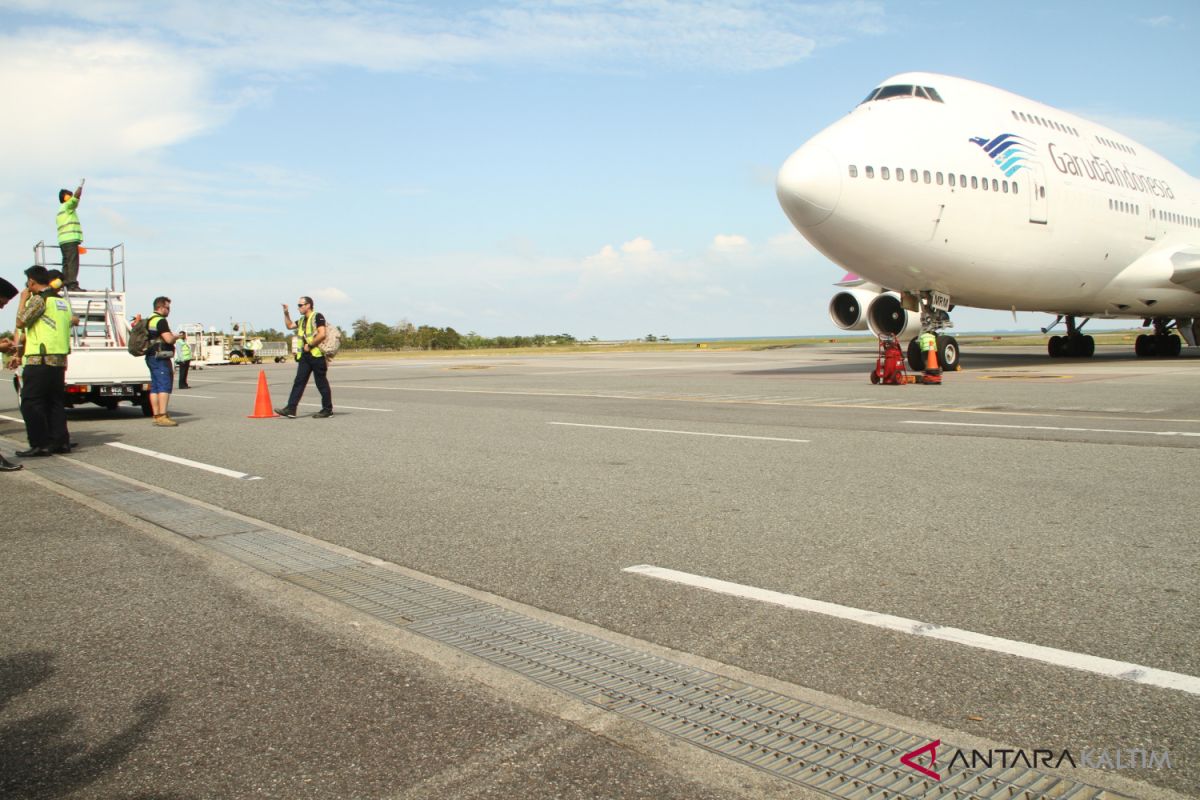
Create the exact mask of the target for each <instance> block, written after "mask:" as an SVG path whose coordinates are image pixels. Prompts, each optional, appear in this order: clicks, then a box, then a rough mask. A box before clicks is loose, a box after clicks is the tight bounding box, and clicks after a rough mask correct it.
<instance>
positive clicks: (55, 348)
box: [24, 297, 71, 364]
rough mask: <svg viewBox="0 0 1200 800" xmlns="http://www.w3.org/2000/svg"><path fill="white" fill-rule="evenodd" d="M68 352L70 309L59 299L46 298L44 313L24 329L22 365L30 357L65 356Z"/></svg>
mask: <svg viewBox="0 0 1200 800" xmlns="http://www.w3.org/2000/svg"><path fill="white" fill-rule="evenodd" d="M32 300H33V298H30V301H32ZM28 305H29V302H28V301H27V302H26V307H28ZM70 352H71V307H70V306H69V305H68V304H67V301H66V300H64V299H62V298H61V297H47V298H46V311H45V313H43V314H42V315H41V316H40V317H38V318H37V319H36V320H34V321H33V325H31V326H30V327H28V328H26V329H25V361H24V363H25V364H28V363H29V357H30V356H54V355H62V356H65V355H66V354H67V353H70Z"/></svg>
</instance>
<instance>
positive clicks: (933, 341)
mask: <svg viewBox="0 0 1200 800" xmlns="http://www.w3.org/2000/svg"><path fill="white" fill-rule="evenodd" d="M917 341H918V342H919V343H920V344H921V352H922V353H926V352H928V351H930V350H933V349H934V348H936V347H937V337H936V336H934V335H933V334H932V333H929V332H928V331H926V332H925V333H922V334H921V335H920V337H918V339H917Z"/></svg>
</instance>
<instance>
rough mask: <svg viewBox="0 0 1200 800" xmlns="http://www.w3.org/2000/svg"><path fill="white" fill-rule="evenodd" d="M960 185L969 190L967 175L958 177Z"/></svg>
mask: <svg viewBox="0 0 1200 800" xmlns="http://www.w3.org/2000/svg"><path fill="white" fill-rule="evenodd" d="M958 185H959V186H961V187H962V188H964V189H965V188H967V176H966V175H959V176H958Z"/></svg>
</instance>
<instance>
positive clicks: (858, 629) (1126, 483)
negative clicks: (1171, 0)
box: [0, 345, 1200, 796]
mask: <svg viewBox="0 0 1200 800" xmlns="http://www.w3.org/2000/svg"><path fill="white" fill-rule="evenodd" d="M1097 351H1098V352H1097V356H1096V357H1095V358H1093V359H1090V360H1087V361H1075V360H1054V361H1052V360H1050V359H1048V358H1046V357H1045V355H1044V351H1043V350H1042V349H1041V348H1014V347H979V348H976V349H974V350H972V349H970V348H969V347H968V349H967V350H966V352H965V353H964V356H963V362H964V369H963V371H960V372H956V373H951V374H947V375H946V376H945V382H944V384H943V385H942V386H939V387H933V386H919V385H916V386H902V387H880V386H872V385H871V384H870V383H869V381H868V372H869V370H870V367H871V366H872V365H873V363H874V356H875V354H874V348H864V347H859V346H848V345H828V346H819V347H804V348H789V349H777V350H768V351H759V352H728V351H712V352H710V351H706V350H701V349H697V350H695V351H688V352H672V353H596V354H581V355H537V354H531V355H529V356H524V355H522V356H511V355H503V356H494V357H488V356H462V357H445V356H441V357H439V356H437V355H431V356H429V357H421V358H404V359H395V360H390V359H370V360H351V359H346V360H339V361H338V362H337V363H336V364H335V365H334V366H333V367H332V368H331V370H330V378H331V383H332V385H333V394H334V406H335V411H336V413H335V416H334V417H333V418H331V419H328V420H318V419H312V418H310V417H309V416H308V414H311V413H313V412H315V411H316V410H317V409H318V408H319V397H318V395H317V393H316V390H315V387H313V386H311V385H310V387H309V389H308V391H307V392H306V394H305V397H304V400H305V402H306V405H303V406H302V407H301V411H302V412H308V414H302V416H301V417H300V418H298V419H294V420H293V419H282V418H275V419H266V420H261V419H248V418H247V415H248V414H250V413H251V411H252V409H253V405H254V399H255V388H256V381H257V374H258V368H255V367H247V366H227V367H216V368H209V369H204V370H200V371H195V370H193V372H192V374H191V376H190V379H191V384H192V386H193V388H192V389H191V390H190V391H185V392H176V393H175V395H174V396H173V399H172V401H171V413H172V416H173V417H175V418H176V419H177V420H178V421H179V423H180V426H179V427H178V428H176V429H159V428H155V427H153V426H152V425H151V424H150V421H149V420H148V419H146V418H143V417H142V416H141V414H140V412H138V411H137V410H135V409H133V408H131V407H128V406H126V407H124V408H123V409H122V410H120V411H118V413H116V414H108V413H106V412H103V411H102V410H100V409H98V408H90V409H89V408H80V409H76V410H73V411H72V412H70V425H71V430H72V434H73V437H74V439H75V440H76V441H77V442H78V443H79V444H80V448H79V449H78V450H77V451H76V453H75V454H73V455H72V456H71V460H72V461H77V462H81V463H84V464H87V465H91V466H94V467H97V468H101V469H103V470H106V471H109V472H112V473H116V474H118V475H121V476H126V477H128V478H131V479H133V480H136V481H139V482H143V483H145V484H148V485H150V486H154V487H162V488H164V489H167V490H169V491H171V492H174V493H178V494H179V495H183V496H185V497H190V498H195V499H197V500H200V501H204V502H206V503H211V504H214V505H217V506H220V507H221V508H225V509H229V510H231V511H234V512H237V513H239V514H243V515H246V516H249V517H253V518H255V519H259V520H265V521H267V522H269V523H271V524H273V525H278V526H281V527H282V528H286V529H289V530H293V531H297V532H300V533H302V534H306V535H308V536H311V537H314V538H316V539H319V540H323V541H326V542H330V543H333V544H336V545H339V546H341V547H345V548H349V549H351V550H353V551H356V552H358V553H362V554H366V555H369V556H372V557H375V558H378V559H382V560H384V561H387V562H392V563H395V564H398V565H401V566H403V567H406V568H409V569H412V570H416V571H418V572H420V573H424V574H427V575H430V576H435V577H437V578H440V579H444V580H447V581H451V582H453V583H455V584H459V585H462V586H465V587H469V588H471V589H476V590H482V591H484V592H488V593H491V594H494V595H498V596H500V597H502V598H507V599H510V600H512V601H515V602H517V603H521V604H526V605H528V606H532V607H535V608H537V609H544V610H545V611H548V612H552V613H554V614H558V615H562V616H564V617H567V618H570V619H572V620H578V621H580V622H582V623H586V624H589V625H594V626H598V627H599V628H601V629H604V630H606V631H612V632H615V633H616V634H619V635H623V636H628V637H634V638H636V639H638V640H643V641H646V642H650V643H653V644H655V645H660V646H663V647H667V648H672V649H673V650H676V651H681V652H683V653H687V654H694V655H695V656H697V657H699V658H703V659H709V660H712V661H713V662H719V663H721V664H727V665H731V666H732V667H735V668H738V669H740V670H745V671H747V672H748V673H751V674H754V675H761V676H765V677H766V678H769V679H771V680H775V681H781V682H786V683H788V684H795V685H798V686H801V687H808V688H811V689H813V690H816V691H819V692H823V693H826V694H828V695H831V696H834V697H839V698H845V699H846V700H848V701H851V702H853V703H856V704H861V705H862V706H864V707H869V708H876V709H880V710H882V711H883V712H886V713H891V714H896V715H902V716H903V717H905V718H909V719H913V720H917V721H920V722H922V723H927V724H929V725H931V726H935V727H936V728H937V729H939V730H947V731H954V732H962V733H963V734H965V735H969V736H975V737H980V738H981V739H985V740H988V741H995V742H1002V743H1006V744H1007V745H1009V746H1011V747H1015V748H1025V749H1027V750H1034V749H1049V750H1054V751H1055V752H1058V751H1061V750H1063V749H1070V750H1072V751H1073V752H1079V751H1081V750H1084V749H1086V748H1092V749H1108V750H1113V749H1121V750H1129V749H1141V750H1146V751H1154V752H1157V753H1161V752H1164V751H1166V752H1169V753H1170V766H1169V768H1166V767H1163V768H1158V769H1128V770H1122V771H1121V775H1122V777H1124V778H1129V779H1132V780H1135V781H1139V782H1144V785H1145V787H1146V790H1147V792H1149V791H1150V789H1151V787H1159V788H1163V789H1168V790H1174V791H1176V792H1181V793H1183V794H1186V795H1192V796H1195V795H1197V792H1198V790H1197V787H1200V693H1197V692H1196V691H1193V690H1191V689H1190V688H1186V687H1191V686H1194V685H1200V679H1198V678H1197V677H1196V676H1200V647H1197V643H1198V642H1200V537H1198V536H1197V534H1196V528H1195V524H1196V509H1197V503H1196V500H1195V494H1196V493H1195V481H1196V473H1197V468H1198V467H1200V457H1198V456H1200V395H1198V394H1197V386H1198V385H1200V381H1198V378H1200V357H1197V354H1194V353H1188V352H1186V351H1185V355H1184V356H1183V357H1181V358H1179V359H1174V360H1161V361H1160V360H1144V359H1136V358H1134V357H1133V355H1132V348H1131V347H1130V348H1126V347H1121V348H1108V347H1099V348H1097ZM264 369H265V371H266V374H267V376H268V380H269V384H270V390H271V396H272V400H273V401H274V405H275V406H281V405H283V403H284V401H285V399H286V396H287V391H288V388H289V387H290V384H291V378H292V373H293V369H294V368H293V367H292V366H290V365H287V364H284V365H274V364H272V365H267V366H265V367H264ZM16 406H17V404H16V402H15V399H14V398H13V397H12V396H11V395H8V396H6V399H5V400H4V401H3V402H0V415H2V416H3V418H2V419H0V436H3V437H5V438H6V439H8V440H9V441H10V442H13V441H15V442H22V443H23V435H22V434H23V431H22V427H21V425H20V424H19V422H17V421H15V420H18V419H19V416H20V415H19V412H17V410H16ZM113 445H123V446H124V447H118V446H113ZM130 447H132V448H139V449H138V450H133V449H127V448H130ZM143 451H151V452H152V453H157V454H162V455H166V456H170V457H174V458H176V459H184V460H187V461H189V462H194V463H193V464H190V465H189V464H187V463H180V462H178V461H165V460H162V459H161V458H157V457H154V456H153V455H150V454H147V453H146V452H143ZM52 460H53V459H47V460H46V461H52ZM39 461H40V460H39ZM196 465H201V466H196ZM39 466H40V464H39V463H31V464H30V468H31V469H37V468H38V467H39ZM205 467H218V468H220V469H222V470H225V471H226V472H224V473H221V472H213V471H210V470H209V469H206V468H205ZM238 475H241V476H243V477H237V476H238ZM250 478H253V479H250ZM638 565H652V566H655V567H661V568H666V569H669V570H674V571H678V572H680V573H686V574H687V575H693V576H701V577H704V578H711V579H717V580H720V581H726V582H730V583H733V584H739V585H741V586H745V587H753V588H756V589H761V590H769V591H772V592H776V593H782V594H783V595H788V596H792V597H796V598H804V599H806V600H815V601H821V602H824V603H828V604H836V605H837V606H840V607H845V608H849V609H852V610H856V611H859V612H874V614H876V615H893V616H895V617H899V618H903V619H904V620H911V621H917V622H919V623H923V624H924V625H926V626H927V627H929V628H930V629H931V630H935V629H937V628H938V627H939V626H940V627H942V628H953V629H958V630H962V631H967V632H971V633H972V634H976V635H978V636H979V637H998V638H1001V639H1004V640H1008V641H1012V642H1017V643H1021V644H1022V645H1026V646H1040V647H1042V648H1053V649H1055V650H1056V651H1064V652H1066V653H1069V654H1073V655H1075V656H1081V657H1082V656H1093V657H1099V658H1103V659H1111V660H1113V661H1116V662H1125V663H1128V664H1132V665H1136V666H1137V667H1141V668H1147V669H1149V670H1160V671H1164V672H1168V673H1172V674H1174V675H1177V676H1183V678H1184V679H1188V678H1190V681H1191V682H1190V683H1186V681H1185V688H1184V689H1179V688H1166V687H1163V686H1160V685H1153V684H1147V683H1139V682H1137V681H1135V680H1128V679H1118V678H1113V677H1109V676H1106V675H1101V674H1096V673H1095V672H1089V671H1086V670H1084V669H1076V668H1072V667H1070V666H1061V665H1057V664H1053V663H1047V662H1045V661H1043V660H1038V659H1037V658H1035V657H1031V656H1029V655H1027V654H1026V653H1024V652H1022V653H1020V654H1015V655H1014V654H1008V653H1000V652H995V651H994V650H988V649H984V648H980V647H977V646H974V645H973V644H964V643H960V642H957V641H946V640H941V639H936V638H931V637H929V636H915V635H910V634H909V633H904V632H900V631H897V630H893V629H885V628H880V627H876V626H874V625H870V624H864V623H863V622H861V621H858V620H857V619H853V618H847V617H838V616H830V615H829V614H826V613H817V612H814V611H810V610H804V609H797V608H788V607H784V606H781V605H777V604H773V603H768V602H763V601H761V600H759V599H755V597H753V596H742V597H734V596H730V595H726V594H718V593H714V592H712V591H708V590H705V589H703V588H697V587H695V586H691V585H685V584H681V583H675V582H671V581H665V580H660V579H657V578H654V577H650V576H648V575H646V574H642V573H637V572H630V571H627V570H628V568H630V567H634V566H638ZM1028 649H1029V651H1030V652H1034V650H1035V648H1033V647H1029V648H1028ZM1084 661H1086V659H1084ZM1126 677H1129V676H1126ZM1134 794H1138V792H1136V791H1135V792H1134Z"/></svg>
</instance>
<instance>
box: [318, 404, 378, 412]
mask: <svg viewBox="0 0 1200 800" xmlns="http://www.w3.org/2000/svg"><path fill="white" fill-rule="evenodd" d="M300 405H302V406H312V407H313V408H320V407H321V404H320V403H301V404H300ZM339 408H349V409H352V410H354V411H388V412H391V411H394V410H395V409H392V408H366V407H364V406H343V405H337V406H334V408H333V410H334V413H336V412H337V410H338V409H339Z"/></svg>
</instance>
